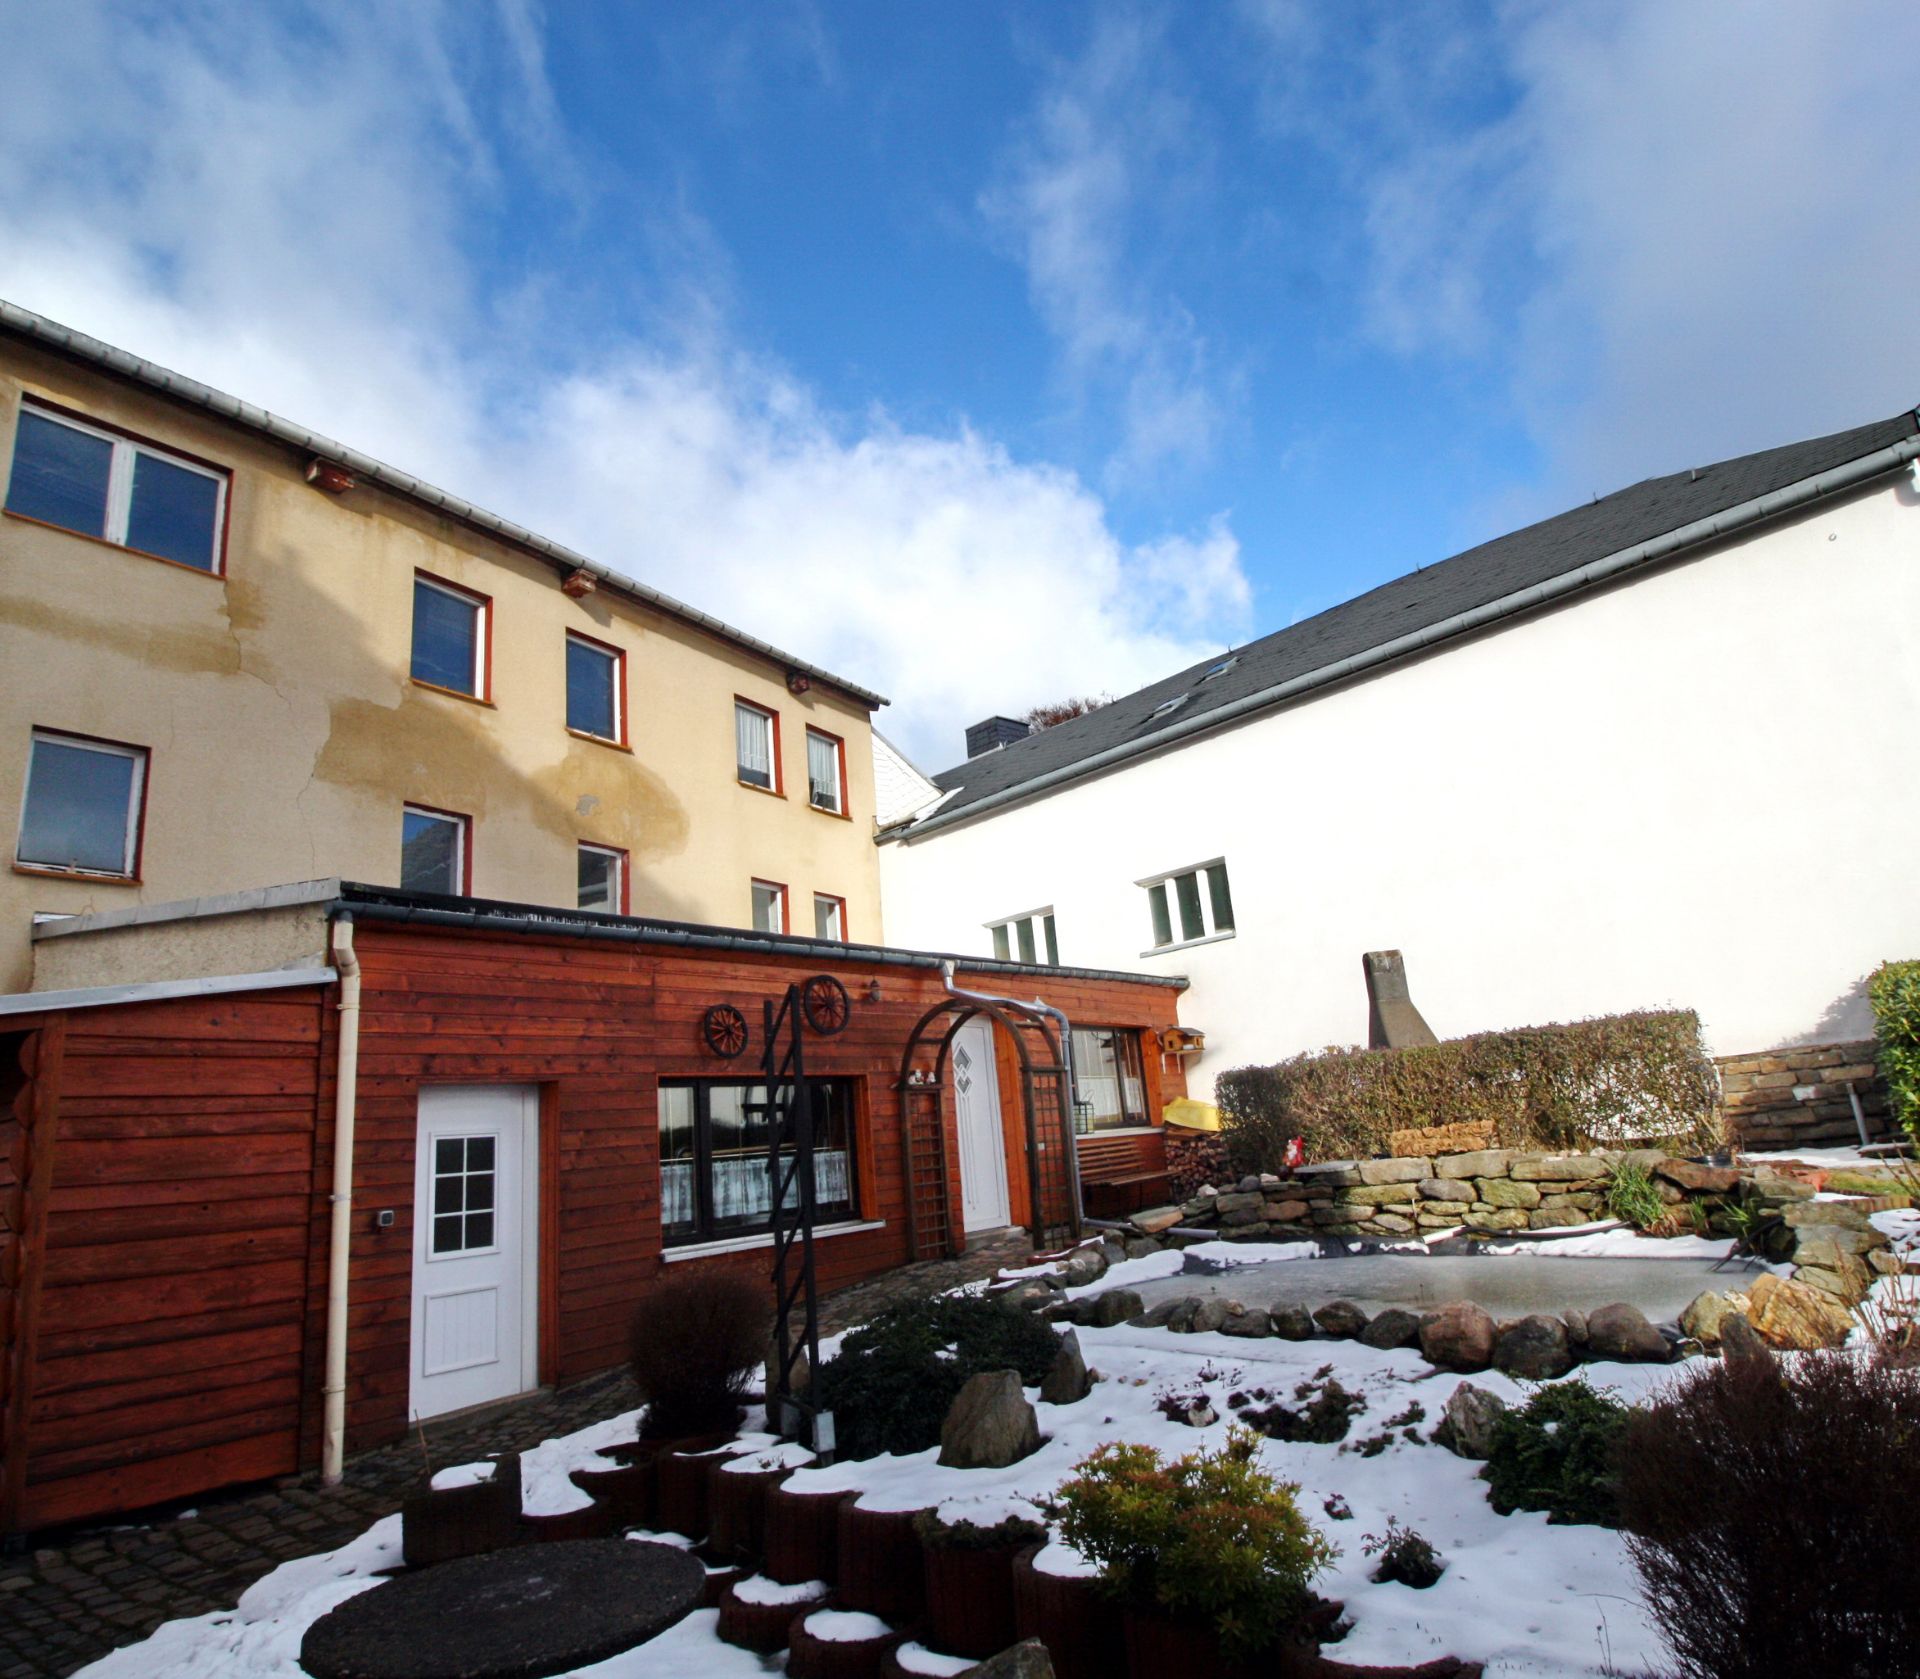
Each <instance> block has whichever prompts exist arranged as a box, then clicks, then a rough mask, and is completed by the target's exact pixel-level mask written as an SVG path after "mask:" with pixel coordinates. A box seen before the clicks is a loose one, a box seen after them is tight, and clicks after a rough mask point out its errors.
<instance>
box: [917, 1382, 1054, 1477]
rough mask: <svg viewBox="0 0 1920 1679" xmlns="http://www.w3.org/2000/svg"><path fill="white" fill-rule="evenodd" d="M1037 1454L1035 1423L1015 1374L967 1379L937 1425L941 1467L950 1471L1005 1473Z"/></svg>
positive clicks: (1036, 1420) (1032, 1412)
mask: <svg viewBox="0 0 1920 1679" xmlns="http://www.w3.org/2000/svg"><path fill="white" fill-rule="evenodd" d="M1039 1449H1040V1423H1039V1419H1038V1418H1037V1417H1036V1416H1035V1415H1034V1410H1033V1407H1032V1406H1031V1405H1029V1404H1028V1403H1027V1396H1026V1395H1025V1394H1024V1393H1022V1392H1021V1391H1020V1372H1019V1371H1018V1370H982V1371H981V1372H980V1374H979V1375H977V1376H970V1377H968V1378H967V1383H966V1386H965V1387H963V1388H961V1390H960V1391H959V1393H958V1394H956V1395H955V1396H954V1401H953V1404H952V1405H951V1406H950V1407H949V1408H948V1410H947V1420H946V1421H945V1422H943V1423H942V1424H941V1425H940V1462H941V1463H942V1464H943V1465H944V1466H945V1467H946V1468H948V1469H1005V1468H1006V1467H1007V1465H1008V1464H1010V1463H1018V1462H1019V1461H1020V1460H1021V1459H1022V1458H1023V1457H1026V1456H1028V1455H1029V1454H1031V1453H1033V1452H1037V1451H1038V1450H1039Z"/></svg>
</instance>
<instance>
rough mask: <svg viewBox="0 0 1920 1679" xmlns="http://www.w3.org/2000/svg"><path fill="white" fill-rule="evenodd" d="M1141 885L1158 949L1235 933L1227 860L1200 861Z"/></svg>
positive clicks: (1144, 881) (1154, 942)
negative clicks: (1145, 896)
mask: <svg viewBox="0 0 1920 1679" xmlns="http://www.w3.org/2000/svg"><path fill="white" fill-rule="evenodd" d="M1139 884H1140V885H1141V886H1144V887H1145V888H1146V892H1147V914H1148V916H1149V918H1150V919H1151V921H1152V923H1153V948H1154V949H1155V950H1164V949H1167V948H1169V947H1171V946H1174V945H1182V944H1197V943H1198V942H1199V941H1201V940H1202V939H1219V938H1228V937H1230V936H1231V935H1232V933H1233V931H1234V925H1233V893H1232V891H1231V889H1230V888H1229V887H1228V885H1227V865H1226V864H1225V863H1223V862H1212V863H1201V864H1199V865H1198V866H1197V867H1194V868H1191V869H1179V870H1176V871H1175V872H1174V873H1172V874H1168V875H1161V876H1159V877H1158V878H1156V879H1152V880H1143V881H1141V882H1140V883H1139Z"/></svg>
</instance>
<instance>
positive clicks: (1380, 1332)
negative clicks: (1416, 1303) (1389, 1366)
mask: <svg viewBox="0 0 1920 1679" xmlns="http://www.w3.org/2000/svg"><path fill="white" fill-rule="evenodd" d="M1357 1339H1359V1340H1361V1341H1363V1342H1365V1343H1366V1344H1367V1345H1368V1346H1369V1347H1378V1348H1379V1349H1380V1350H1381V1351H1382V1352H1391V1351H1392V1350H1393V1349H1394V1348H1395V1347H1411V1346H1415V1345H1417V1344H1418V1343H1419V1340H1420V1319H1419V1318H1418V1317H1417V1316H1416V1315H1415V1314H1414V1313H1412V1312H1403V1311H1402V1310H1401V1309H1400V1308H1399V1307H1398V1306H1389V1307H1388V1308H1387V1309H1386V1310H1385V1311H1384V1312H1382V1313H1381V1314H1380V1315H1379V1316H1378V1317H1376V1318H1375V1319H1374V1320H1373V1321H1372V1322H1371V1323H1369V1324H1368V1325H1367V1327H1366V1328H1365V1329H1363V1330H1361V1331H1360V1334H1359V1336H1358V1337H1357Z"/></svg>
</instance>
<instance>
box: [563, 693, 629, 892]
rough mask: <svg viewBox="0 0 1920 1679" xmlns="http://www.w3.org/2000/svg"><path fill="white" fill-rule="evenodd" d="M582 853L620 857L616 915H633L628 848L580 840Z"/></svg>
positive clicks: (593, 737) (592, 737)
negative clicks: (618, 895) (589, 852)
mask: <svg viewBox="0 0 1920 1679" xmlns="http://www.w3.org/2000/svg"><path fill="white" fill-rule="evenodd" d="M572 732H573V733H576V734H577V733H578V732H579V731H578V730H574V731H572ZM586 738H587V739H588V740H598V739H599V738H600V737H599V736H598V735H588V736H587V737H586ZM582 851H598V852H599V853H601V854H602V855H603V856H606V857H618V858H619V859H620V906H619V908H618V909H617V910H615V912H614V913H615V914H616V915H631V914H632V913H633V860H632V858H631V857H630V856H628V854H627V848H626V847H625V846H623V845H602V844H601V843H600V842H599V841H598V840H578V841H576V842H575V844H574V852H575V855H576V857H577V856H578V854H579V853H580V852H582ZM576 877H577V871H576ZM576 907H577V906H576Z"/></svg>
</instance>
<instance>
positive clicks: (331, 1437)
mask: <svg viewBox="0 0 1920 1679" xmlns="http://www.w3.org/2000/svg"><path fill="white" fill-rule="evenodd" d="M333 961H334V966H335V967H336V968H338V969H339V971H340V1042H339V1049H338V1057H339V1058H338V1063H337V1065H336V1066H335V1069H334V1081H333V1193H332V1194H331V1195H330V1196H329V1197H328V1201H329V1203H330V1213H331V1217H330V1229H329V1232H328V1241H327V1352H326V1365H325V1371H326V1374H325V1377H324V1385H323V1386H322V1388H321V1400H322V1405H323V1407H324V1411H323V1416H322V1423H321V1444H320V1476H321V1479H322V1480H323V1481H324V1482H325V1483H326V1484H327V1485H328V1486H336V1485H338V1484H339V1480H340V1473H341V1468H342V1466H343V1464H344V1463H345V1461H346V1440H347V1272H348V1261H349V1260H350V1259H351V1257H352V1251H353V1125H354V1118H355V1107H356V1101H357V1098H358V1095H359V1085H360V958H359V957H358V956H356V955H355V954H354V950H353V920H352V918H351V917H350V916H345V915H343V916H341V917H340V918H339V919H338V920H336V921H335V922H334V924H333Z"/></svg>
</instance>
